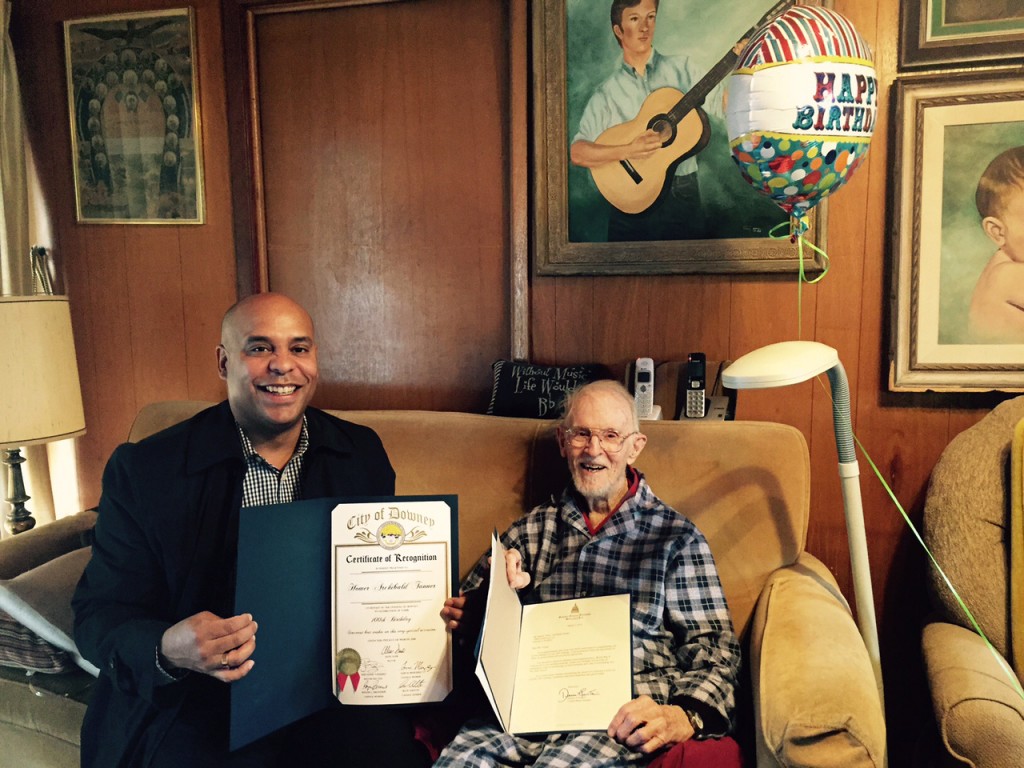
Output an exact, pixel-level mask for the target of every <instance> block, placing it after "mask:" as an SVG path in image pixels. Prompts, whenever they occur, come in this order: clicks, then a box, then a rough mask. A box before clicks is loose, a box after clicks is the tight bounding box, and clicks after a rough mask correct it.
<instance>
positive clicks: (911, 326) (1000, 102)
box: [889, 69, 1024, 392]
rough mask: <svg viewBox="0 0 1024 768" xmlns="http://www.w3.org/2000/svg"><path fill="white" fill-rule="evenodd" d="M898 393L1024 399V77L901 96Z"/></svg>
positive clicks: (897, 141) (948, 82) (972, 77)
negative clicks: (1000, 394)
mask: <svg viewBox="0 0 1024 768" xmlns="http://www.w3.org/2000/svg"><path fill="white" fill-rule="evenodd" d="M894 101H895V108H896V114H895V120H894V133H895V136H894V141H893V162H892V163H891V167H892V168H894V169H896V178H895V179H894V184H895V186H894V188H893V204H892V206H891V216H892V219H891V222H890V231H891V232H892V243H891V247H892V259H893V261H892V270H891V274H892V281H893V283H892V293H891V295H892V300H893V308H892V313H891V316H892V320H893V326H892V343H891V350H890V358H891V364H890V372H889V388H890V389H891V390H893V391H925V390H933V391H956V392H980V391H989V390H1000V391H1006V392H1017V391H1024V362H1022V361H1024V247H1022V245H1021V244H1022V243H1024V239H1022V238H1024V233H1020V232H1017V233H1016V234H1015V233H1014V229H1015V228H1020V227H1021V226H1022V225H1024V191H1022V190H1024V74H1022V73H1021V71H1020V69H1013V70H988V71H978V72H974V73H969V74H962V75H960V76H958V77H957V78H955V79H954V78H949V77H948V76H944V75H933V76H926V77H917V78H901V79H898V80H897V81H896V84H895V89H894Z"/></svg>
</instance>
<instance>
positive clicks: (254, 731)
mask: <svg viewBox="0 0 1024 768" xmlns="http://www.w3.org/2000/svg"><path fill="white" fill-rule="evenodd" d="M431 500H440V501H443V502H445V503H446V504H447V505H448V507H449V508H450V509H451V511H452V525H451V530H452V543H451V551H452V558H451V560H452V584H453V585H457V584H458V563H457V561H458V552H459V549H458V542H457V531H458V497H457V496H397V497H395V496H390V497H373V498H365V497H361V498H335V499H310V500H306V501H296V502H292V503H291V504H273V505H269V506H263V507H246V508H244V509H242V511H241V514H240V516H239V523H238V565H237V575H236V580H235V583H236V587H235V614H236V615H237V614H240V613H251V614H252V615H253V618H254V619H255V620H256V623H257V624H258V629H257V630H256V650H255V651H254V652H253V655H252V658H253V660H254V661H255V662H256V663H255V666H254V667H253V669H252V671H251V672H250V673H249V674H248V675H246V676H245V677H243V678H242V679H241V680H238V681H236V682H234V683H232V684H231V730H230V739H229V746H230V748H231V749H232V750H235V749H238V748H239V747H244V746H245V745H246V744H249V743H251V742H253V741H255V740H256V739H259V738H262V737H263V736H266V735H267V734H269V733H272V732H274V731H276V730H278V729H279V728H283V727H284V726H286V725H289V724H290V723H294V722H295V721H297V720H301V719H302V718H303V717H306V716H308V715H311V714H313V713H315V712H319V711H320V710H322V709H326V708H327V707H329V706H342V705H341V704H340V703H338V702H337V700H336V699H335V698H334V687H333V686H334V683H333V677H332V675H333V673H332V655H333V654H332V652H331V616H332V608H331V604H330V603H331V511H332V510H333V509H334V508H335V507H336V506H337V505H338V504H343V503H349V502H381V503H389V502H395V501H431ZM440 610H441V607H440V606H438V611H439V612H440ZM438 621H440V619H438Z"/></svg>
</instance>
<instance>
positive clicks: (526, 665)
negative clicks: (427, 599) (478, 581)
mask: <svg viewBox="0 0 1024 768" xmlns="http://www.w3.org/2000/svg"><path fill="white" fill-rule="evenodd" d="M504 562H505V549H504V547H503V546H502V545H501V542H500V541H499V540H498V535H497V532H495V533H494V535H493V536H492V538H491V563H492V565H491V575H490V590H489V592H488V595H487V609H486V613H485V616H484V623H483V626H482V628H481V630H480V655H479V658H478V660H477V668H476V674H477V677H478V678H479V679H480V682H481V684H482V685H483V689H484V692H485V693H486V694H487V697H488V698H489V699H490V702H491V706H492V708H493V709H494V713H495V714H496V715H497V717H498V721H499V722H500V723H501V725H502V727H503V728H504V729H505V730H506V731H507V732H509V733H514V734H525V733H563V732H569V731H603V730H605V729H606V728H607V727H608V724H609V723H610V722H611V721H612V718H613V717H614V716H615V713H616V712H618V710H619V708H620V707H621V706H622V705H623V704H625V703H626V702H627V701H629V700H630V699H632V698H633V667H632V663H633V642H632V641H633V633H632V628H631V621H632V620H631V611H630V596H629V595H628V594H621V595H606V596H602V597H588V598H579V599H569V600H556V601H553V602H549V603H537V604H533V605H526V606H523V605H521V604H520V602H519V596H518V595H517V594H516V591H515V590H514V589H513V588H512V587H510V586H509V584H508V579H507V578H506V576H505V568H504Z"/></svg>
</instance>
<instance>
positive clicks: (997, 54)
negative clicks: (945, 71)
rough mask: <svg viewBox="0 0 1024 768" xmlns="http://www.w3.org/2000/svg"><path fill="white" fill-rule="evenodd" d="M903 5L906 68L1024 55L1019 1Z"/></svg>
mask: <svg viewBox="0 0 1024 768" xmlns="http://www.w3.org/2000/svg"><path fill="white" fill-rule="evenodd" d="M900 5H901V9H902V12H901V15H900V16H901V18H900V67H901V68H903V69H913V68H920V67H931V66H944V65H945V66H957V65H964V64H980V63H983V62H992V63H1003V64H1005V63H1007V61H1008V60H1011V59H1024V11H1021V10H1020V8H1021V6H1020V3H1019V2H1018V3H1017V9H1018V10H1017V11H1016V12H1014V11H1011V4H1010V3H1001V4H1000V3H979V2H976V1H975V0H909V2H903V3H901V4H900Z"/></svg>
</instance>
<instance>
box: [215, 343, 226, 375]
mask: <svg viewBox="0 0 1024 768" xmlns="http://www.w3.org/2000/svg"><path fill="white" fill-rule="evenodd" d="M217 374H218V375H219V376H220V377H221V378H222V379H224V380H227V378H228V351H227V350H226V349H224V345H223V344H218V345H217Z"/></svg>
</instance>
